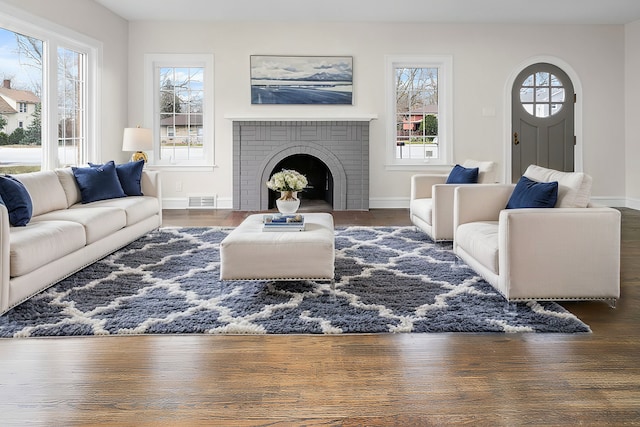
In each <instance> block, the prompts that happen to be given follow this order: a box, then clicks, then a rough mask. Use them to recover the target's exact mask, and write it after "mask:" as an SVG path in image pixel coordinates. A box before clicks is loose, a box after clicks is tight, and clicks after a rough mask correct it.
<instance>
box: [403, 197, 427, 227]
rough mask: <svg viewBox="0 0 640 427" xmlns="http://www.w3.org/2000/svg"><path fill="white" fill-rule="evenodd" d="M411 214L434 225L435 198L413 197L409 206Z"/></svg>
mask: <svg viewBox="0 0 640 427" xmlns="http://www.w3.org/2000/svg"><path fill="white" fill-rule="evenodd" d="M409 212H410V213H411V215H415V216H417V217H418V218H420V219H421V220H423V221H424V222H426V223H427V224H429V225H433V223H432V221H431V218H432V217H433V215H432V212H433V199H413V200H412V201H411V204H410V206H409Z"/></svg>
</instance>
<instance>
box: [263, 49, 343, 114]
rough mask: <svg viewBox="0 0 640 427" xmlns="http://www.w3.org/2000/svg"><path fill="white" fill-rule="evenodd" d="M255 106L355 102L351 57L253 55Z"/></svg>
mask: <svg viewBox="0 0 640 427" xmlns="http://www.w3.org/2000/svg"><path fill="white" fill-rule="evenodd" d="M251 103H252V104H341V105H345V104H347V105H351V104H352V103H353V57H351V56H274V55H252V56H251Z"/></svg>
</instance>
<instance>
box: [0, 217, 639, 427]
mask: <svg viewBox="0 0 640 427" xmlns="http://www.w3.org/2000/svg"><path fill="white" fill-rule="evenodd" d="M622 211H623V223H622V229H623V231H622V260H621V262H622V273H621V275H622V298H621V299H620V301H619V302H618V305H617V308H615V309H611V308H609V307H608V306H607V305H606V304H604V303H600V302H581V303H567V304H564V305H565V307H567V308H568V309H569V310H571V311H572V312H573V313H575V314H576V315H578V316H579V317H580V318H581V319H582V320H583V321H585V322H586V323H588V324H589V325H590V326H591V328H592V330H593V333H592V334H580V335H562V334H508V335H507V334H505V335H500V334H398V335H391V334H385V335H347V336H297V335H288V336H286V335H285V336H166V337H165V336H151V337H146V336H135V337H88V338H48V339H8V340H0V414H1V415H0V424H1V425H3V426H7V425H16V426H23V425H46V426H75V425H82V426H91V425H110V426H111V425H113V426H165V425H166V426H195V425H223V426H267V425H268V426H302V425H304V426H439V425H473V426H519V425H536V426H539V425H549V426H551V425H553V426H566V425H588V426H605V425H614V426H622V425H640V332H639V330H640V329H639V327H640V310H639V306H640V291H639V290H640V211H634V210H630V209H622ZM248 214H249V212H232V211H165V213H164V224H165V225H166V226H210V225H211V226H213V225H226V226H233V225H236V224H238V223H239V222H240V221H242V219H243V218H244V217H245V216H246V215H248ZM334 216H335V222H336V224H337V225H349V224H355V225H408V224H409V220H408V212H407V211H406V210H393V209H389V210H371V211H369V212H335V213H334Z"/></svg>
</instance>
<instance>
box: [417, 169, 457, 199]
mask: <svg viewBox="0 0 640 427" xmlns="http://www.w3.org/2000/svg"><path fill="white" fill-rule="evenodd" d="M448 176H449V175H443V174H417V175H413V176H412V177H411V200H415V199H430V198H431V197H432V193H431V187H433V186H434V185H435V184H444V183H445V182H447V177H448Z"/></svg>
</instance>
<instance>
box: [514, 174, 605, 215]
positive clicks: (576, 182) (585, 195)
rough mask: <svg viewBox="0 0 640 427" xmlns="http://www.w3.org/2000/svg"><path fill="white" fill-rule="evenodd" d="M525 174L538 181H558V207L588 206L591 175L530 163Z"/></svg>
mask: <svg viewBox="0 0 640 427" xmlns="http://www.w3.org/2000/svg"><path fill="white" fill-rule="evenodd" d="M524 176H526V177H527V178H529V179H532V180H534V181H538V182H553V181H558V201H557V202H556V206H555V207H556V208H586V207H587V205H588V204H589V201H590V200H591V184H592V182H593V179H592V178H591V176H589V175H587V174H586V173H583V172H560V171H557V170H553V169H547V168H543V167H541V166H537V165H530V166H529V167H528V168H527V170H526V171H525V172H524Z"/></svg>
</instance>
